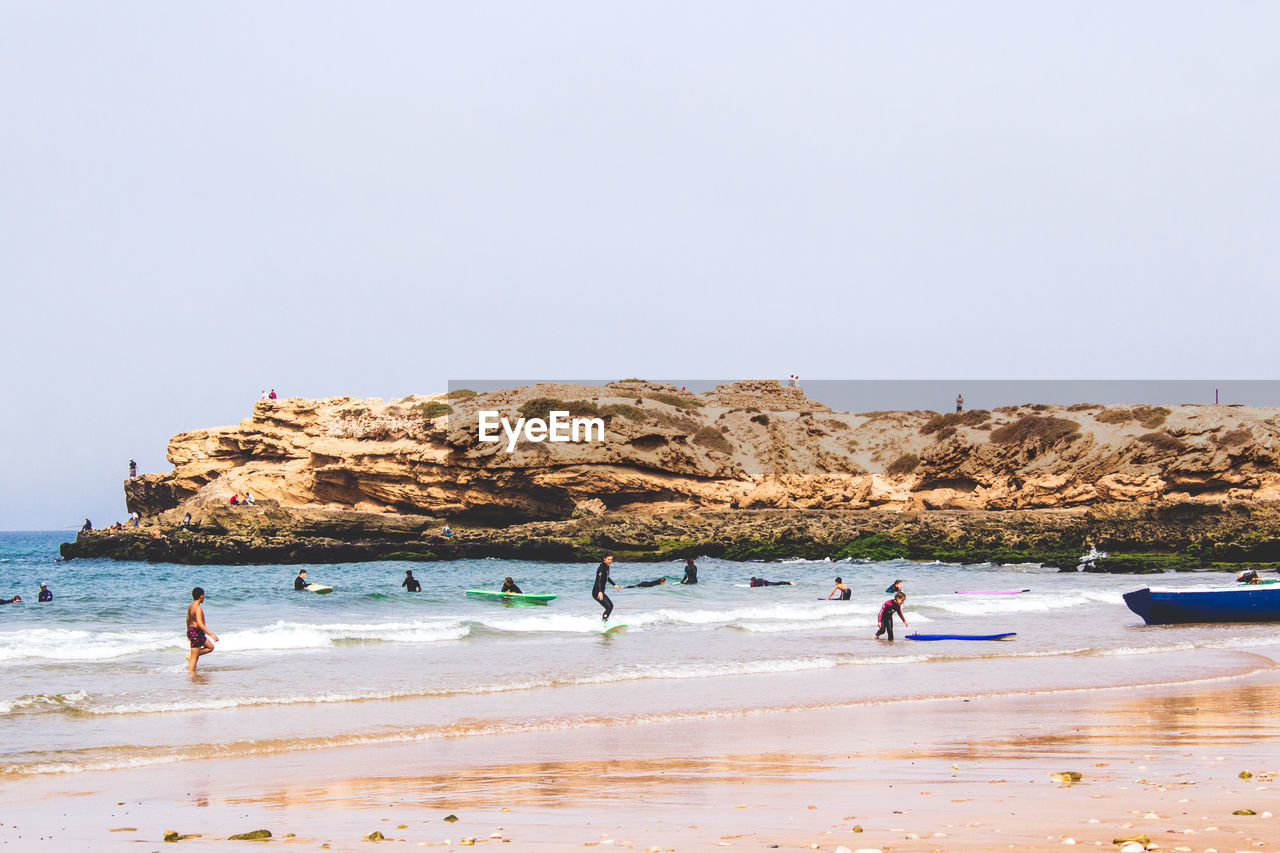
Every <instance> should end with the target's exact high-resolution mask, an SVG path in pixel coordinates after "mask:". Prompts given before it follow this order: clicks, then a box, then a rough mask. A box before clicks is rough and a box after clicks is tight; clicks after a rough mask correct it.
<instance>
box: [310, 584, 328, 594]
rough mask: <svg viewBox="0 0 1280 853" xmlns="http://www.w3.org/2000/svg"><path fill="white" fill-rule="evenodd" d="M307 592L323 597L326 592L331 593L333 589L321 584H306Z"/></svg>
mask: <svg viewBox="0 0 1280 853" xmlns="http://www.w3.org/2000/svg"><path fill="white" fill-rule="evenodd" d="M307 592H315V593H319V594H320V595H324V594H325V593H327V592H333V587H331V586H326V585H325V584H322V583H309V584H307Z"/></svg>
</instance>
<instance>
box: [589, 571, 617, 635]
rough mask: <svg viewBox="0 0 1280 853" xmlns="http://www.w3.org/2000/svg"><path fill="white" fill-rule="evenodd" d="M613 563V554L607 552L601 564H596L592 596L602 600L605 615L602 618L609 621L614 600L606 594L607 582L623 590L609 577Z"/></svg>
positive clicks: (601, 604)
mask: <svg viewBox="0 0 1280 853" xmlns="http://www.w3.org/2000/svg"><path fill="white" fill-rule="evenodd" d="M612 565H613V555H612V554H605V555H604V559H603V560H601V561H600V565H598V566H596V583H595V586H593V587H591V597H592V598H594V599H595V600H596V601H598V602H600V606H601V607H603V608H604V616H602V617H601V618H602V619H603V620H604V621H606V622H608V621H609V614H610V613H612V612H613V601H612V600H610V598H609V596H607V595H605V594H604V588H605V585H606V584H610V585H612V586H613V588H614V589H615V590H618V591H621V590H622V587H620V586H618V585H617V584H616V583H614V582H613V578H611V577H609V567H610V566H612Z"/></svg>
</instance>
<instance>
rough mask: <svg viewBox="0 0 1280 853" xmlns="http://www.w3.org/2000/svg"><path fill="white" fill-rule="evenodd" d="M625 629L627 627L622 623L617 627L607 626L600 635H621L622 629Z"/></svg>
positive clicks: (601, 630)
mask: <svg viewBox="0 0 1280 853" xmlns="http://www.w3.org/2000/svg"><path fill="white" fill-rule="evenodd" d="M625 627H627V626H626V625H624V624H622V623H621V622H619V623H618V624H617V625H606V626H604V627H603V628H601V629H600V633H601V634H606V635H612V634H619V633H622V629H623V628H625Z"/></svg>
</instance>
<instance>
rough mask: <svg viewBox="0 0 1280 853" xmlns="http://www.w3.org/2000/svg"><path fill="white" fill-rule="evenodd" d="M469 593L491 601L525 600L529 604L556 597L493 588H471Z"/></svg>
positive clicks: (540, 602)
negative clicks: (498, 590) (500, 590)
mask: <svg viewBox="0 0 1280 853" xmlns="http://www.w3.org/2000/svg"><path fill="white" fill-rule="evenodd" d="M467 595H469V596H471V597H472V598H484V599H488V600H490V601H523V602H527V603H529V604H546V603H547V602H548V601H551V600H553V599H554V598H555V596H554V595H549V594H540V593H533V592H497V591H495V590H492V589H469V590H467Z"/></svg>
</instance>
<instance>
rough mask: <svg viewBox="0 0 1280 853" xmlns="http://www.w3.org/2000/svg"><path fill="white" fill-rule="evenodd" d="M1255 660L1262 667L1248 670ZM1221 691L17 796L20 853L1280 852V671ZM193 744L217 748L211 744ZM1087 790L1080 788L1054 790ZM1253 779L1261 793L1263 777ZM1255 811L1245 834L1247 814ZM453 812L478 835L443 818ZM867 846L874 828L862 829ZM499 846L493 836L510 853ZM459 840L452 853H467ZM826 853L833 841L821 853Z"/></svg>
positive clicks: (173, 767) (277, 765) (971, 702)
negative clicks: (167, 841)
mask: <svg viewBox="0 0 1280 853" xmlns="http://www.w3.org/2000/svg"><path fill="white" fill-rule="evenodd" d="M1242 654H1251V653H1242ZM1269 660H1270V662H1271V664H1272V665H1270V666H1266V667H1263V668H1257V669H1254V670H1253V671H1252V672H1250V673H1249V674H1246V675H1239V676H1228V677H1224V678H1220V679H1215V680H1213V681H1212V682H1208V683H1205V682H1197V683H1188V684H1177V683H1174V684H1163V685H1153V686H1145V687H1133V688H1129V689H1126V688H1107V689H1099V690H1083V691H1081V690H1072V691H1046V692H1042V693H1034V694H1024V695H991V696H976V697H967V698H966V697H951V698H947V699H937V700H931V701H927V702H909V703H893V702H888V703H882V704H875V705H868V706H859V707H841V708H821V709H811V710H792V711H787V712H781V713H757V714H752V713H748V714H742V715H735V716H727V717H718V718H712V719H706V720H681V721H669V722H653V723H645V722H633V723H631V724H628V725H620V726H596V727H588V728H582V729H567V730H556V731H528V732H521V733H513V734H500V735H487V736H471V737H459V738H446V739H433V740H426V741H411V742H406V743H399V744H382V745H374V746H367V747H361V746H349V747H343V748H338V749H328V750H314V751H306V752H284V753H278V754H273V755H263V756H254V757H242V758H211V759H207V760H197V761H187V762H179V763H175V764H165V765H158V766H152V767H146V768H136V769H122V770H113V771H109V772H98V771H88V772H83V773H75V774H48V775H37V776H27V777H23V778H19V779H13V778H11V779H9V780H6V781H5V782H3V783H0V811H3V813H5V814H8V815H10V816H13V815H20V819H12V818H11V819H10V820H8V821H5V825H3V826H0V844H5V845H6V846H9V847H11V848H14V849H25V848H27V847H28V846H31V847H34V846H35V845H34V844H32V843H31V842H32V841H33V839H38V840H40V841H42V842H44V843H46V844H50V845H57V846H59V847H64V848H65V847H67V846H70V845H80V846H89V845H91V846H93V847H94V848H95V849H138V844H139V842H143V841H145V842H146V843H154V842H161V841H162V840H163V837H164V833H165V832H167V831H171V830H172V831H177V832H179V833H181V834H186V835H190V834H199V835H200V836H201V837H200V838H190V839H186V840H184V841H183V842H182V843H184V844H194V845H198V846H204V847H211V846H219V847H223V846H227V844H224V843H221V842H223V841H225V839H227V838H228V837H229V836H231V835H233V834H235V833H240V832H246V831H251V830H255V829H268V830H270V831H271V833H272V837H273V839H276V840H281V841H284V842H286V843H289V844H291V845H294V846H303V847H308V848H311V849H315V848H316V847H318V846H319V845H321V844H327V845H329V849H337V850H357V849H366V847H365V845H367V843H368V842H366V841H365V840H364V838H365V837H366V836H367V835H369V834H370V833H372V832H381V833H382V834H383V836H385V837H386V838H387V839H403V840H404V841H405V842H406V843H409V844H410V845H413V846H428V847H434V848H437V849H460V845H461V843H462V839H466V838H475V839H477V846H483V845H485V844H501V843H502V842H503V840H507V841H509V842H510V843H511V846H510V847H508V848H506V849H513V850H534V851H543V850H568V849H580V848H583V847H591V846H604V847H611V846H617V847H623V848H628V849H639V850H648V849H650V848H652V847H656V848H658V849H660V850H663V851H666V850H677V851H685V850H711V849H726V848H730V849H732V848H737V849H763V848H768V847H770V845H773V844H777V845H778V849H784V850H785V849H793V850H800V849H820V850H835V849H836V848H837V847H838V846H840V845H844V846H846V847H848V848H849V849H851V850H858V849H881V850H896V851H927V850H944V851H980V850H993V849H1004V848H1011V847H1012V848H1015V849H1019V850H1047V849H1051V848H1052V849H1056V848H1060V847H1062V846H1064V845H1066V846H1071V845H1070V844H1069V843H1068V839H1071V840H1072V841H1074V842H1075V843H1076V844H1078V845H1081V844H1087V845H1089V846H1097V845H1101V846H1102V847H1103V849H1115V846H1114V845H1113V844H1112V842H1113V841H1114V839H1116V838H1122V837H1131V836H1136V835H1139V834H1146V835H1147V836H1148V837H1149V838H1150V839H1151V840H1152V842H1154V843H1155V844H1157V845H1159V847H1161V848H1163V849H1166V850H1177V849H1184V848H1185V849H1187V850H1192V851H1204V850H1209V849H1218V850H1243V849H1251V850H1280V822H1276V821H1275V820H1274V819H1272V818H1270V817H1267V816H1265V814H1266V811H1267V806H1268V804H1269V803H1273V802H1274V791H1275V790H1276V785H1277V784H1278V783H1277V776H1276V774H1277V772H1280V759H1277V756H1280V749H1277V745H1278V744H1280V723H1278V722H1277V720H1280V716H1277V714H1276V711H1277V709H1280V669H1277V668H1275V666H1274V663H1275V662H1274V659H1269ZM192 736H193V737H194V738H197V739H198V738H199V736H200V735H199V724H198V723H197V725H195V727H194V728H193V732H192ZM1066 771H1070V772H1078V773H1080V774H1082V778H1081V780H1080V781H1079V782H1077V783H1075V784H1062V783H1059V782H1055V781H1054V780H1053V779H1052V778H1051V774H1054V773H1060V772H1066ZM1242 772H1247V773H1251V774H1252V776H1251V777H1250V778H1241V776H1240V774H1241V773H1242ZM1245 808H1248V809H1252V810H1254V811H1255V812H1257V814H1256V815H1234V814H1232V812H1234V811H1236V810H1238V809H1245ZM449 814H455V815H456V816H457V817H458V818H459V820H458V821H457V822H456V823H447V822H444V820H443V818H445V817H446V816H447V815H449ZM854 826H860V827H861V828H862V830H863V831H862V832H854V831H853V827H854ZM495 834H496V837H493V836H495ZM446 841H447V842H448V843H446ZM812 845H817V847H816V848H815V847H813V846H812Z"/></svg>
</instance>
